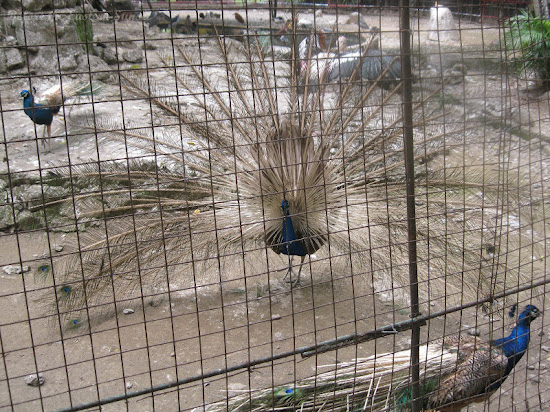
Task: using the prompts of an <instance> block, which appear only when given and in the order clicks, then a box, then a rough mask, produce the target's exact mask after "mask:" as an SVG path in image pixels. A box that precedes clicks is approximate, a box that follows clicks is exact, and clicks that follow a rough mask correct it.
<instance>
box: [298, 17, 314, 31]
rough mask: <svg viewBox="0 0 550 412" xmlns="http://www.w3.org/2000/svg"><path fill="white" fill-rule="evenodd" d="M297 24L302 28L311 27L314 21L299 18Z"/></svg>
mask: <svg viewBox="0 0 550 412" xmlns="http://www.w3.org/2000/svg"><path fill="white" fill-rule="evenodd" d="M297 26H298V27H299V28H301V29H311V28H312V27H313V23H312V22H311V21H309V20H306V19H298V23H297Z"/></svg>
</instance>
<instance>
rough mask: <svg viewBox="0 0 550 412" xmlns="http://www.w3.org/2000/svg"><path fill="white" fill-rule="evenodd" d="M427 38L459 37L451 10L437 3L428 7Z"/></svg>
mask: <svg viewBox="0 0 550 412" xmlns="http://www.w3.org/2000/svg"><path fill="white" fill-rule="evenodd" d="M428 39H429V40H436V41H456V40H459V39H460V35H459V33H458V30H457V29H456V25H455V21H454V18H453V14H452V13H451V10H449V9H448V8H447V7H444V6H441V5H438V6H437V7H432V8H431V9H430V32H429V34H428Z"/></svg>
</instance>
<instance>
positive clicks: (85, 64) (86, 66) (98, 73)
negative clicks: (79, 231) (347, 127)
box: [77, 54, 111, 81]
mask: <svg viewBox="0 0 550 412" xmlns="http://www.w3.org/2000/svg"><path fill="white" fill-rule="evenodd" d="M77 61H78V70H80V71H83V72H88V71H91V73H92V78H93V79H94V80H101V81H105V80H107V79H108V78H109V77H110V76H111V69H110V68H109V66H108V65H107V63H105V61H104V60H103V59H101V58H100V57H97V56H94V55H92V54H90V55H87V56H86V55H81V56H78V59H77Z"/></svg>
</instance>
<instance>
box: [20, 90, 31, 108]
mask: <svg viewBox="0 0 550 412" xmlns="http://www.w3.org/2000/svg"><path fill="white" fill-rule="evenodd" d="M21 94H22V95H23V94H25V97H23V107H24V108H25V109H29V108H31V107H33V106H34V96H33V95H32V94H31V93H30V92H29V91H27V90H23V91H22V92H21Z"/></svg>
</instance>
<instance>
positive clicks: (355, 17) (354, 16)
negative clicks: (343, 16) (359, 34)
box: [346, 11, 371, 30]
mask: <svg viewBox="0 0 550 412" xmlns="http://www.w3.org/2000/svg"><path fill="white" fill-rule="evenodd" d="M346 24H357V25H358V26H359V27H361V28H362V29H363V30H370V29H371V27H370V26H369V25H368V24H367V23H366V22H365V20H363V16H361V15H360V14H359V13H358V12H356V11H354V12H353V13H350V15H349V17H348V21H347V22H346Z"/></svg>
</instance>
